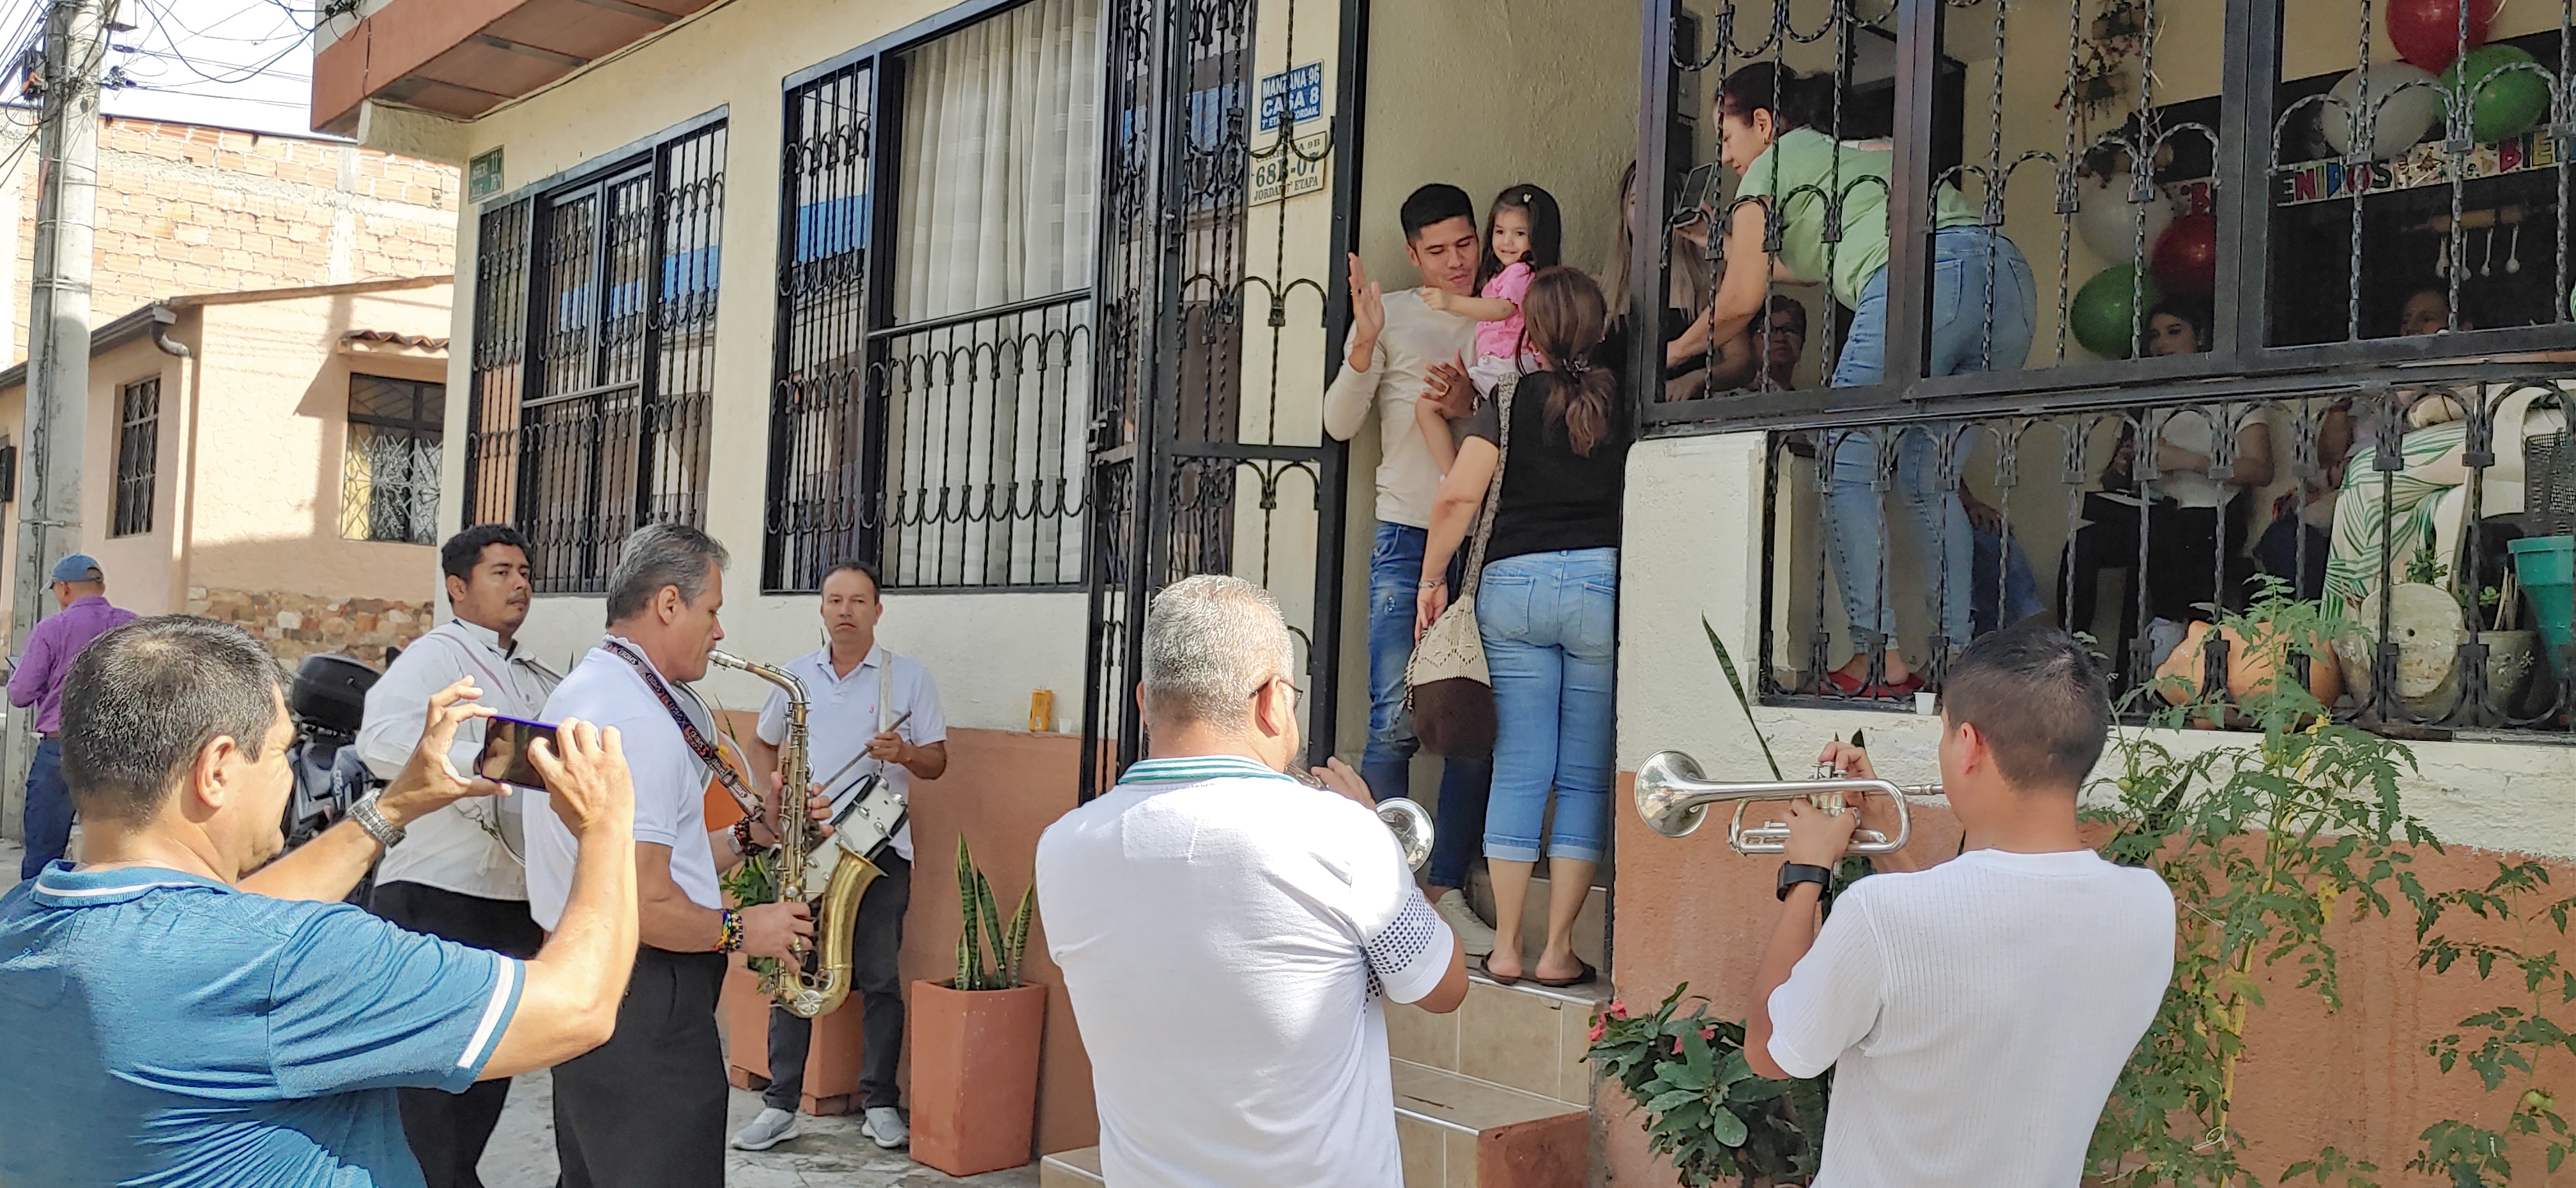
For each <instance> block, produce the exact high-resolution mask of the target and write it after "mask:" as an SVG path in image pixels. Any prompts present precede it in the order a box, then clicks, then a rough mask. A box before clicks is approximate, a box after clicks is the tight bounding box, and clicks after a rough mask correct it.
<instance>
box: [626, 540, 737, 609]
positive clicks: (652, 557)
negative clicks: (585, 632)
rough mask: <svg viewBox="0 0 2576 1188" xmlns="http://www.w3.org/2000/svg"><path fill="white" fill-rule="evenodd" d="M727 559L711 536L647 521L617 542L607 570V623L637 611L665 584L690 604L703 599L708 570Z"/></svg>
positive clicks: (729, 562) (724, 563) (722, 548)
mask: <svg viewBox="0 0 2576 1188" xmlns="http://www.w3.org/2000/svg"><path fill="white" fill-rule="evenodd" d="M732 562H733V557H732V555H731V554H728V553H726V552H725V547H724V546H723V545H721V544H718V543H716V538H714V537H712V536H709V535H707V534H706V533H704V532H700V531H698V530H697V529H695V528H691V527H689V526H688V525H686V524H646V525H645V526H643V527H641V528H638V529H636V530H635V533H634V535H632V536H629V537H627V538H626V543H625V544H622V545H620V546H618V549H617V567H616V568H614V569H611V570H609V571H608V621H609V622H611V623H623V622H625V621H626V620H628V619H631V618H634V617H635V616H637V615H639V614H642V613H643V612H644V608H645V607H646V606H648V605H650V604H651V603H652V601H653V596H654V595H656V594H659V593H661V592H662V587H664V586H677V587H679V588H680V601H682V602H685V603H688V604H689V605H691V606H695V605H697V603H698V599H700V598H704V597H706V593H707V573H708V571H709V570H710V569H723V568H724V567H725V566H727V565H729V564H731V563H732Z"/></svg>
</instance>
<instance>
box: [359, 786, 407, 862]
mask: <svg viewBox="0 0 2576 1188" xmlns="http://www.w3.org/2000/svg"><path fill="white" fill-rule="evenodd" d="M349 819H350V820H352V821H355V822H357V823H358V828H360V829H364V830H366V831H367V836H369V837H372V838H374V839H376V842H377V844H379V845H381V846H383V847H384V848H386V849H388V850H390V849H392V848H394V847H395V846H399V845H401V844H402V839H403V831H402V830H400V829H396V828H394V823H393V822H391V821H388V820H386V819H385V815H384V814H383V813H380V812H377V811H376V798H375V797H373V796H369V797H367V798H366V799H365V800H361V801H359V802H357V803H356V804H352V805H350V806H349Z"/></svg>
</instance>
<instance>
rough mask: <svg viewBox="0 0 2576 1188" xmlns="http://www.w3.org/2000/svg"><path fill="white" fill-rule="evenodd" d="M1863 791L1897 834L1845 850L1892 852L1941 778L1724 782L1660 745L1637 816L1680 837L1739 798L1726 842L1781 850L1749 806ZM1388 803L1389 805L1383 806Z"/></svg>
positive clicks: (1869, 838)
mask: <svg viewBox="0 0 2576 1188" xmlns="http://www.w3.org/2000/svg"><path fill="white" fill-rule="evenodd" d="M1846 792H1860V793H1866V794H1870V795H1877V796H1885V797H1888V798H1889V799H1891V800H1894V801H1895V802H1896V836H1895V837H1892V838H1891V837H1889V836H1887V835H1886V834H1884V833H1881V832H1879V831H1878V830H1875V829H1860V830H1855V831H1853V833H1852V839H1851V844H1850V845H1849V846H1846V847H1845V848H1844V850H1843V852H1844V853H1846V854H1893V853H1895V852H1896V851H1898V850H1902V849H1904V848H1905V843H1906V842H1907V841H1908V840H1909V839H1911V838H1912V837H1913V836H1914V818H1913V815H1912V814H1911V813H1909V812H1908V811H1907V810H1906V805H1905V798H1906V797H1908V796H1938V795H1940V794H1941V786H1940V785H1939V784H1920V785H1913V786H1899V785H1896V784H1892V783H1889V782H1888V781H1886V780H1857V779H1845V778H1840V777H1834V776H1830V775H1826V776H1820V777H1819V778H1816V779H1810V780H1787V781H1779V782H1773V781H1768V780H1766V781H1762V782H1760V783H1751V784H1725V783H1719V782H1717V781H1715V780H1712V779H1709V778H1708V777H1707V776H1705V775H1702V774H1700V770H1699V764H1698V763H1697V762H1696V761H1694V760H1693V759H1692V758H1691V757H1690V756H1688V755H1685V754H1682V753H1681V752H1679V751H1657V752H1655V753H1654V754H1652V755H1649V756H1647V757H1646V761H1645V762H1644V763H1641V764H1639V765H1638V766H1637V816H1638V817H1640V818H1642V819H1643V820H1644V821H1645V822H1646V828H1648V829H1652V830H1654V831H1655V832H1657V833H1660V834H1663V835H1664V836H1665V837H1680V836H1682V835H1684V834H1687V833H1689V832H1690V831H1692V830H1694V829H1697V828H1699V826H1700V822H1701V820H1702V819H1704V818H1705V817H1706V816H1707V815H1708V806H1709V805H1712V804H1715V803H1718V802H1720V801H1728V800H1731V801H1734V802H1735V818H1734V820H1733V821H1731V822H1730V823H1729V824H1728V825H1727V828H1726V844H1728V845H1730V846H1733V847H1735V852H1736V853H1738V854H1779V853H1785V852H1787V850H1788V848H1789V827H1788V826H1787V825H1785V824H1783V823H1781V822H1779V821H1765V822H1763V823H1762V824H1759V825H1751V826H1748V825H1746V824H1745V823H1744V810H1745V809H1747V808H1749V807H1751V806H1753V805H1755V804H1759V803H1762V802H1765V801H1783V800H1795V799H1797V798H1799V797H1802V796H1803V797H1809V798H1811V803H1814V804H1816V805H1817V806H1818V807H1820V808H1825V809H1827V810H1828V811H1834V812H1839V811H1841V808H1842V806H1841V801H1840V797H1839V795H1838V794H1840V793H1846ZM1380 807H1381V808H1383V807H1384V806H1380Z"/></svg>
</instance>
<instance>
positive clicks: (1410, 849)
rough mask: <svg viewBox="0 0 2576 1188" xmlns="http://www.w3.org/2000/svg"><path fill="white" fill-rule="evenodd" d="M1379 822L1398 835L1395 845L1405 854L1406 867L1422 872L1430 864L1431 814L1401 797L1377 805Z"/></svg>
mask: <svg viewBox="0 0 2576 1188" xmlns="http://www.w3.org/2000/svg"><path fill="white" fill-rule="evenodd" d="M1377 819H1378V820H1381V821H1384V822H1386V827H1387V828H1388V829H1390V830H1392V831H1394V833H1395V844H1396V845H1397V846H1398V847H1400V848H1401V849H1403V851H1404V864H1405V865H1406V866H1409V867H1412V868H1413V869H1415V870H1417V871H1418V870H1421V869H1422V864H1423V863H1425V862H1429V861H1430V860H1431V838H1432V833H1431V814H1429V813H1426V812H1424V811H1422V806H1421V805H1418V804H1415V803H1413V802H1412V801H1410V800H1407V799H1405V798H1404V797H1401V796H1391V797H1388V798H1387V799H1385V800H1381V801H1379V802H1377Z"/></svg>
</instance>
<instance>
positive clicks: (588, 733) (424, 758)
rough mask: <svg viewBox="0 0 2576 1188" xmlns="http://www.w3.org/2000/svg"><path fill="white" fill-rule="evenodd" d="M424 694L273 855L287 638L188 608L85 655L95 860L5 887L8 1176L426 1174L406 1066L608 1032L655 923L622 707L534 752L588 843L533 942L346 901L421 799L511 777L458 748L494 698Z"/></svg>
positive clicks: (415, 1180) (116, 633)
mask: <svg viewBox="0 0 2576 1188" xmlns="http://www.w3.org/2000/svg"><path fill="white" fill-rule="evenodd" d="M477 692H478V690H476V689H475V688H474V687H473V685H472V683H471V682H470V681H458V682H457V683H456V684H454V685H451V686H449V687H448V688H446V689H444V690H441V691H440V692H439V693H437V694H436V695H435V696H433V697H432V698H431V699H430V706H431V709H430V713H429V724H428V727H427V729H426V730H425V732H424V733H423V736H422V739H421V745H420V747H419V748H418V750H417V752H416V753H415V755H414V757H413V759H412V761H411V763H410V764H409V765H408V766H406V767H405V768H404V769H403V770H402V772H401V774H400V775H398V776H397V777H396V778H395V779H394V780H393V781H392V783H391V784H389V785H388V786H387V787H386V788H385V790H384V792H383V793H382V794H381V795H380V796H378V797H376V798H374V799H372V800H370V801H367V802H364V803H362V804H360V805H358V806H356V807H354V808H353V809H352V811H351V818H352V819H351V820H349V821H345V822H342V823H341V824H340V825H338V826H336V827H334V828H333V829H331V830H330V831H328V832H326V833H324V834H323V835H322V836H320V837H317V838H315V839H314V840H313V841H311V842H309V843H307V844H306V845H304V846H302V847H299V848H298V849H297V850H296V851H295V852H294V853H292V854H288V855H286V856H284V857H282V858H277V859H276V861H274V862H271V861H269V860H270V859H271V858H273V857H276V855H277V854H278V852H279V850H281V849H282V848H283V847H284V845H285V839H284V837H283V836H282V835H281V833H280V822H281V820H282V819H283V817H284V813H285V806H286V800H287V797H288V796H289V794H290V793H291V791H292V788H293V777H292V774H291V772H290V771H289V769H288V766H287V761H286V750H287V747H288V745H289V743H291V742H292V741H293V738H294V734H295V731H294V727H293V724H292V722H291V721H290V719H289V718H288V717H287V713H286V703H285V699H284V698H283V697H282V696H281V695H280V690H279V687H278V668H277V663H276V660H275V659H274V658H273V657H271V656H270V655H269V653H268V650H267V649H266V648H265V647H263V646H261V644H260V643H259V641H258V640H256V639H254V638H252V637H251V636H250V635H249V634H248V633H247V632H244V631H242V630H241V629H240V628H238V627H233V626H230V625H227V624H221V623H215V622H212V621H209V620H205V619H195V618H187V617H184V616H168V617H162V618H153V619H142V620H138V621H136V622H133V623H129V624H127V625H125V626H123V627H119V628H117V629H115V630H113V631H110V632H108V633H107V634H105V635H102V636H100V637H99V638H98V639H97V640H96V641H95V642H93V643H91V644H90V646H89V647H88V648H87V649H86V650H84V651H83V652H82V653H81V655H80V657H79V658H78V659H77V660H76V661H74V662H73V664H72V668H71V675H70V678H69V680H68V681H67V682H66V683H65V685H64V688H63V692H62V715H63V719H62V724H63V737H64V749H63V768H64V772H65V775H66V776H67V778H68V780H69V782H70V785H71V795H72V800H73V803H74V805H75V806H76V807H77V808H78V809H79V810H80V813H81V816H82V819H83V820H84V821H86V822H87V823H88V824H87V832H86V833H85V835H84V836H83V839H82V843H81V859H82V861H81V862H80V863H79V864H77V865H74V864H72V863H69V862H56V863H53V864H52V865H50V866H48V867H46V868H45V869H44V871H43V872H41V873H40V874H38V875H37V877H36V878H35V879H34V880H32V881H31V882H27V883H21V884H20V885H18V886H17V887H16V888H15V889H13V890H11V891H10V892H9V893H8V894H7V895H5V896H0V1069H6V1070H8V1071H7V1074H6V1076H0V1119H6V1125H7V1127H8V1130H9V1133H8V1137H7V1138H6V1140H5V1141H0V1184H9V1185H13V1186H19V1185H23V1186H26V1188H37V1186H42V1188H87V1186H90V1185H102V1186H103V1185H182V1184H184V1185H191V1186H198V1185H204V1186H213V1188H251V1186H254V1185H256V1186H260V1188H272V1186H311V1188H324V1186H328V1188H375V1186H399V1188H417V1186H418V1185H420V1184H421V1183H422V1178H421V1172H420V1166H419V1164H418V1163H416V1162H414V1160H413V1158H412V1154H411V1150H410V1148H409V1147H408V1146H407V1145H406V1144H405V1143H404V1141H403V1132H402V1123H401V1118H400V1114H399V1112H398V1109H397V1107H396V1105H395V1093H394V1090H395V1089H396V1088H397V1087H419V1088H439V1089H445V1090H447V1091H449V1092H456V1091H459V1090H462V1089H464V1088H466V1087H467V1086H469V1085H472V1084H473V1083H474V1082H475V1081H476V1080H477V1079H479V1078H484V1077H506V1076H511V1075H513V1074H516V1073H521V1072H526V1071H528V1070H531V1069H536V1068H543V1067H546V1066H549V1065H552V1064H555V1063H557V1062H559V1061H563V1060H567V1059H570V1058H571V1057H573V1056H576V1055H579V1054H581V1053H582V1052H585V1051H588V1050H590V1049H591V1048H593V1047H596V1046H598V1045H599V1044H600V1043H602V1042H604V1041H606V1039H607V1038H608V1035H609V1031H610V1029H611V1027H612V1026H613V1025H614V1022H615V1019H616V1010H617V1004H618V1001H619V999H621V998H622V997H623V996H624V994H625V989H626V980H627V973H628V971H629V970H630V969H631V968H632V967H633V964H634V959H635V946H636V902H635V853H634V842H633V834H632V832H631V831H632V828H633V823H632V822H633V815H634V801H633V795H634V794H633V789H632V787H631V785H630V783H629V780H628V775H627V769H626V763H625V759H624V756H623V752H622V751H621V750H620V749H619V746H618V740H617V734H616V732H615V731H613V730H612V731H607V732H604V733H603V732H601V731H599V730H597V729H595V728H593V727H591V726H588V725H586V724H583V723H578V722H569V721H567V722H564V723H562V724H561V726H560V729H559V738H560V739H561V745H560V754H558V753H557V751H556V750H553V749H548V748H545V747H544V745H543V744H540V745H539V748H538V750H537V751H536V753H535V754H534V756H533V758H534V759H535V761H536V763H537V766H538V770H539V771H540V772H541V773H542V774H543V775H544V777H545V779H546V781H547V784H548V786H549V788H550V790H551V792H552V795H551V797H550V798H549V802H550V804H551V805H552V807H553V809H554V811H555V813H556V814H557V816H558V817H559V818H560V819H561V820H562V821H563V822H564V824H565V826H566V827H567V828H569V829H570V830H571V831H572V833H573V835H574V836H575V837H576V838H577V839H579V847H580V849H579V855H578V859H577V862H576V865H575V869H574V871H573V878H572V889H571V893H570V895H569V897H568V899H567V902H566V904H565V907H564V911H563V915H562V918H561V920H560V922H559V924H558V927H557V928H556V930H555V932H554V934H553V936H552V937H551V938H549V940H548V942H547V944H546V946H545V948H544V949H543V950H541V951H540V952H539V953H538V954H537V956H536V957H535V958H534V959H533V960H529V961H525V962H521V961H517V960H514V959H512V958H509V957H504V956H501V955H499V954H496V953H491V952H486V951H483V950H479V949H472V948H467V947H465V946H463V945H458V944H454V943H452V942H448V941H444V940H439V939H437V938H435V937H428V936H421V935H417V934H414V933H409V932H405V931H403V930H402V929H399V928H397V927H395V926H393V925H391V924H388V923H385V922H384V921H382V920H379V919H377V918H375V917H373V916H370V915H368V914H366V913H365V912H363V911H360V910H359V909H357V908H354V907H350V906H348V905H347V904H344V903H341V902H339V900H340V898H341V897H342V896H345V895H346V894H348V892H349V889H350V888H351V887H353V886H355V885H356V883H357V880H358V878H359V876H360V875H362V874H363V873H365V871H366V869H367V867H368V865H369V864H370V863H372V862H374V861H375V859H376V857H377V855H378V854H380V853H382V852H383V848H384V847H385V846H386V845H389V844H391V843H392V842H394V841H398V840H400V838H401V836H402V828H403V825H404V824H405V823H406V822H409V821H414V820H417V819H419V818H420V817H421V816H422V815H424V814H426V813H430V812H434V811H436V810H438V809H440V808H443V807H445V806H447V805H449V804H452V803H454V802H456V801H457V800H459V799H462V798H463V797H466V796H474V795H491V794H494V793H495V792H497V791H498V789H496V788H495V787H494V786H493V785H491V784H489V783H486V782H483V781H481V780H468V779H467V778H466V777H465V776H463V775H461V774H459V773H458V772H457V770H456V768H455V766H454V764H453V763H452V762H450V761H449V759H448V747H449V744H450V743H451V742H452V741H453V739H454V736H455V732H456V728H457V726H458V724H460V723H462V722H464V721H466V720H467V719H469V718H475V717H482V716H488V715H489V714H490V712H491V711H489V710H485V709H482V708H480V707H478V706H475V705H473V704H471V700H470V699H471V698H473V697H474V696H475V695H476V694H477Z"/></svg>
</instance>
